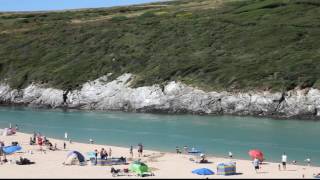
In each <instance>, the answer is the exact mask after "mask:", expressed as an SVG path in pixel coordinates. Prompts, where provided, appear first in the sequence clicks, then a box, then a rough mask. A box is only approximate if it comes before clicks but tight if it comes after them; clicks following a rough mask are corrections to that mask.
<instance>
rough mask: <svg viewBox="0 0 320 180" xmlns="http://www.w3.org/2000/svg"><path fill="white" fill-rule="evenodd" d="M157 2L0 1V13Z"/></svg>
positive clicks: (81, 0)
mask: <svg viewBox="0 0 320 180" xmlns="http://www.w3.org/2000/svg"><path fill="white" fill-rule="evenodd" d="M156 1H159V0H0V11H43V10H63V9H78V8H95V7H111V6H122V5H131V4H140V3H148V2H156Z"/></svg>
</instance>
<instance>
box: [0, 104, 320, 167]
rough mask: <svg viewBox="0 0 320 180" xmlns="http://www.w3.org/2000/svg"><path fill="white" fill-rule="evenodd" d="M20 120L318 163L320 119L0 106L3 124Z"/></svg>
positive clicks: (123, 140) (152, 145)
mask: <svg viewBox="0 0 320 180" xmlns="http://www.w3.org/2000/svg"><path fill="white" fill-rule="evenodd" d="M9 123H12V125H15V124H18V125H19V128H20V129H21V131H22V132H27V133H32V132H33V131H34V130H36V131H40V132H41V133H43V134H44V135H46V136H49V137H54V138H59V139H63V138H64V132H68V135H69V137H70V138H71V139H72V140H73V141H79V142H88V140H89V139H90V138H92V139H94V140H95V142H96V143H99V144H110V145H117V146H124V147H129V146H130V145H134V146H135V145H137V144H138V143H140V142H141V143H143V144H144V146H145V148H146V149H152V150H162V151H172V152H174V151H175V147H176V146H180V147H181V148H182V147H183V146H184V145H188V146H189V147H192V146H196V147H199V148H200V149H202V150H204V151H205V152H206V153H208V154H212V155H216V156H226V155H227V153H228V151H232V152H233V154H234V156H235V158H241V159H249V157H248V155H247V152H248V150H249V149H252V148H259V149H261V150H262V151H263V152H264V153H265V158H266V159H267V160H268V161H279V160H280V157H281V154H282V153H283V152H286V154H287V155H288V160H289V161H292V160H297V161H298V163H299V162H300V163H303V160H304V159H306V157H307V156H310V157H311V160H312V162H313V164H314V165H320V143H319V141H318V140H317V139H318V138H317V136H319V132H320V122H317V121H299V120H273V119H268V118H255V117H235V116H195V115H158V114H142V113H124V112H85V111H63V110H39V109H30V108H22V107H0V127H1V128H5V127H8V126H9ZM303 164H304V163H303Z"/></svg>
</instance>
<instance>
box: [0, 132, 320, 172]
mask: <svg viewBox="0 0 320 180" xmlns="http://www.w3.org/2000/svg"><path fill="white" fill-rule="evenodd" d="M2 130H3V129H2V128H0V131H2ZM19 133H21V134H24V135H29V136H32V134H30V133H25V132H21V131H19ZM47 138H48V139H54V140H58V141H65V142H68V141H66V140H64V139H60V138H53V137H47ZM72 143H77V144H82V145H92V144H90V143H89V142H88V143H85V142H81V141H73V140H72ZM93 145H97V146H111V147H116V148H122V149H129V148H130V147H129V146H128V147H126V146H121V145H112V144H101V143H93ZM189 148H190V147H189ZM146 150H147V151H151V152H158V153H166V154H171V155H174V154H176V153H175V152H174V151H169V150H168V151H167V150H159V149H152V148H148V149H146ZM180 150H181V151H183V148H180ZM226 153H227V152H226ZM233 153H234V152H233ZM205 154H206V157H208V158H223V159H229V157H228V156H227V155H226V156H223V155H221V156H220V155H217V154H214V153H205ZM188 155H190V154H188ZM190 156H193V155H190ZM229 160H241V161H250V160H249V158H240V157H237V158H232V159H229ZM263 163H276V164H279V163H280V162H276V161H264V162H263ZM288 164H291V162H288ZM296 165H298V166H307V165H305V164H301V163H299V162H298V163H297V164H296ZM311 167H315V168H320V165H312V166H311Z"/></svg>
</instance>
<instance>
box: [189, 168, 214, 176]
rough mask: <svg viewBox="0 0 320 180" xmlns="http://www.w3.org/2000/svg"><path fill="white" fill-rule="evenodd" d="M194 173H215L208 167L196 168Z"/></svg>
mask: <svg viewBox="0 0 320 180" xmlns="http://www.w3.org/2000/svg"><path fill="white" fill-rule="evenodd" d="M192 173H193V174H198V175H212V174H214V172H213V171H211V170H210V169H207V168H200V169H195V170H193V171H192Z"/></svg>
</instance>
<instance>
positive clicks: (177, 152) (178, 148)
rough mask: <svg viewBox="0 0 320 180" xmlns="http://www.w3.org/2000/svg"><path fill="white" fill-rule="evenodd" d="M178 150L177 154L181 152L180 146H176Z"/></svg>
mask: <svg viewBox="0 0 320 180" xmlns="http://www.w3.org/2000/svg"><path fill="white" fill-rule="evenodd" d="M176 152H177V154H181V151H180V148H179V147H178V146H176Z"/></svg>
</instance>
